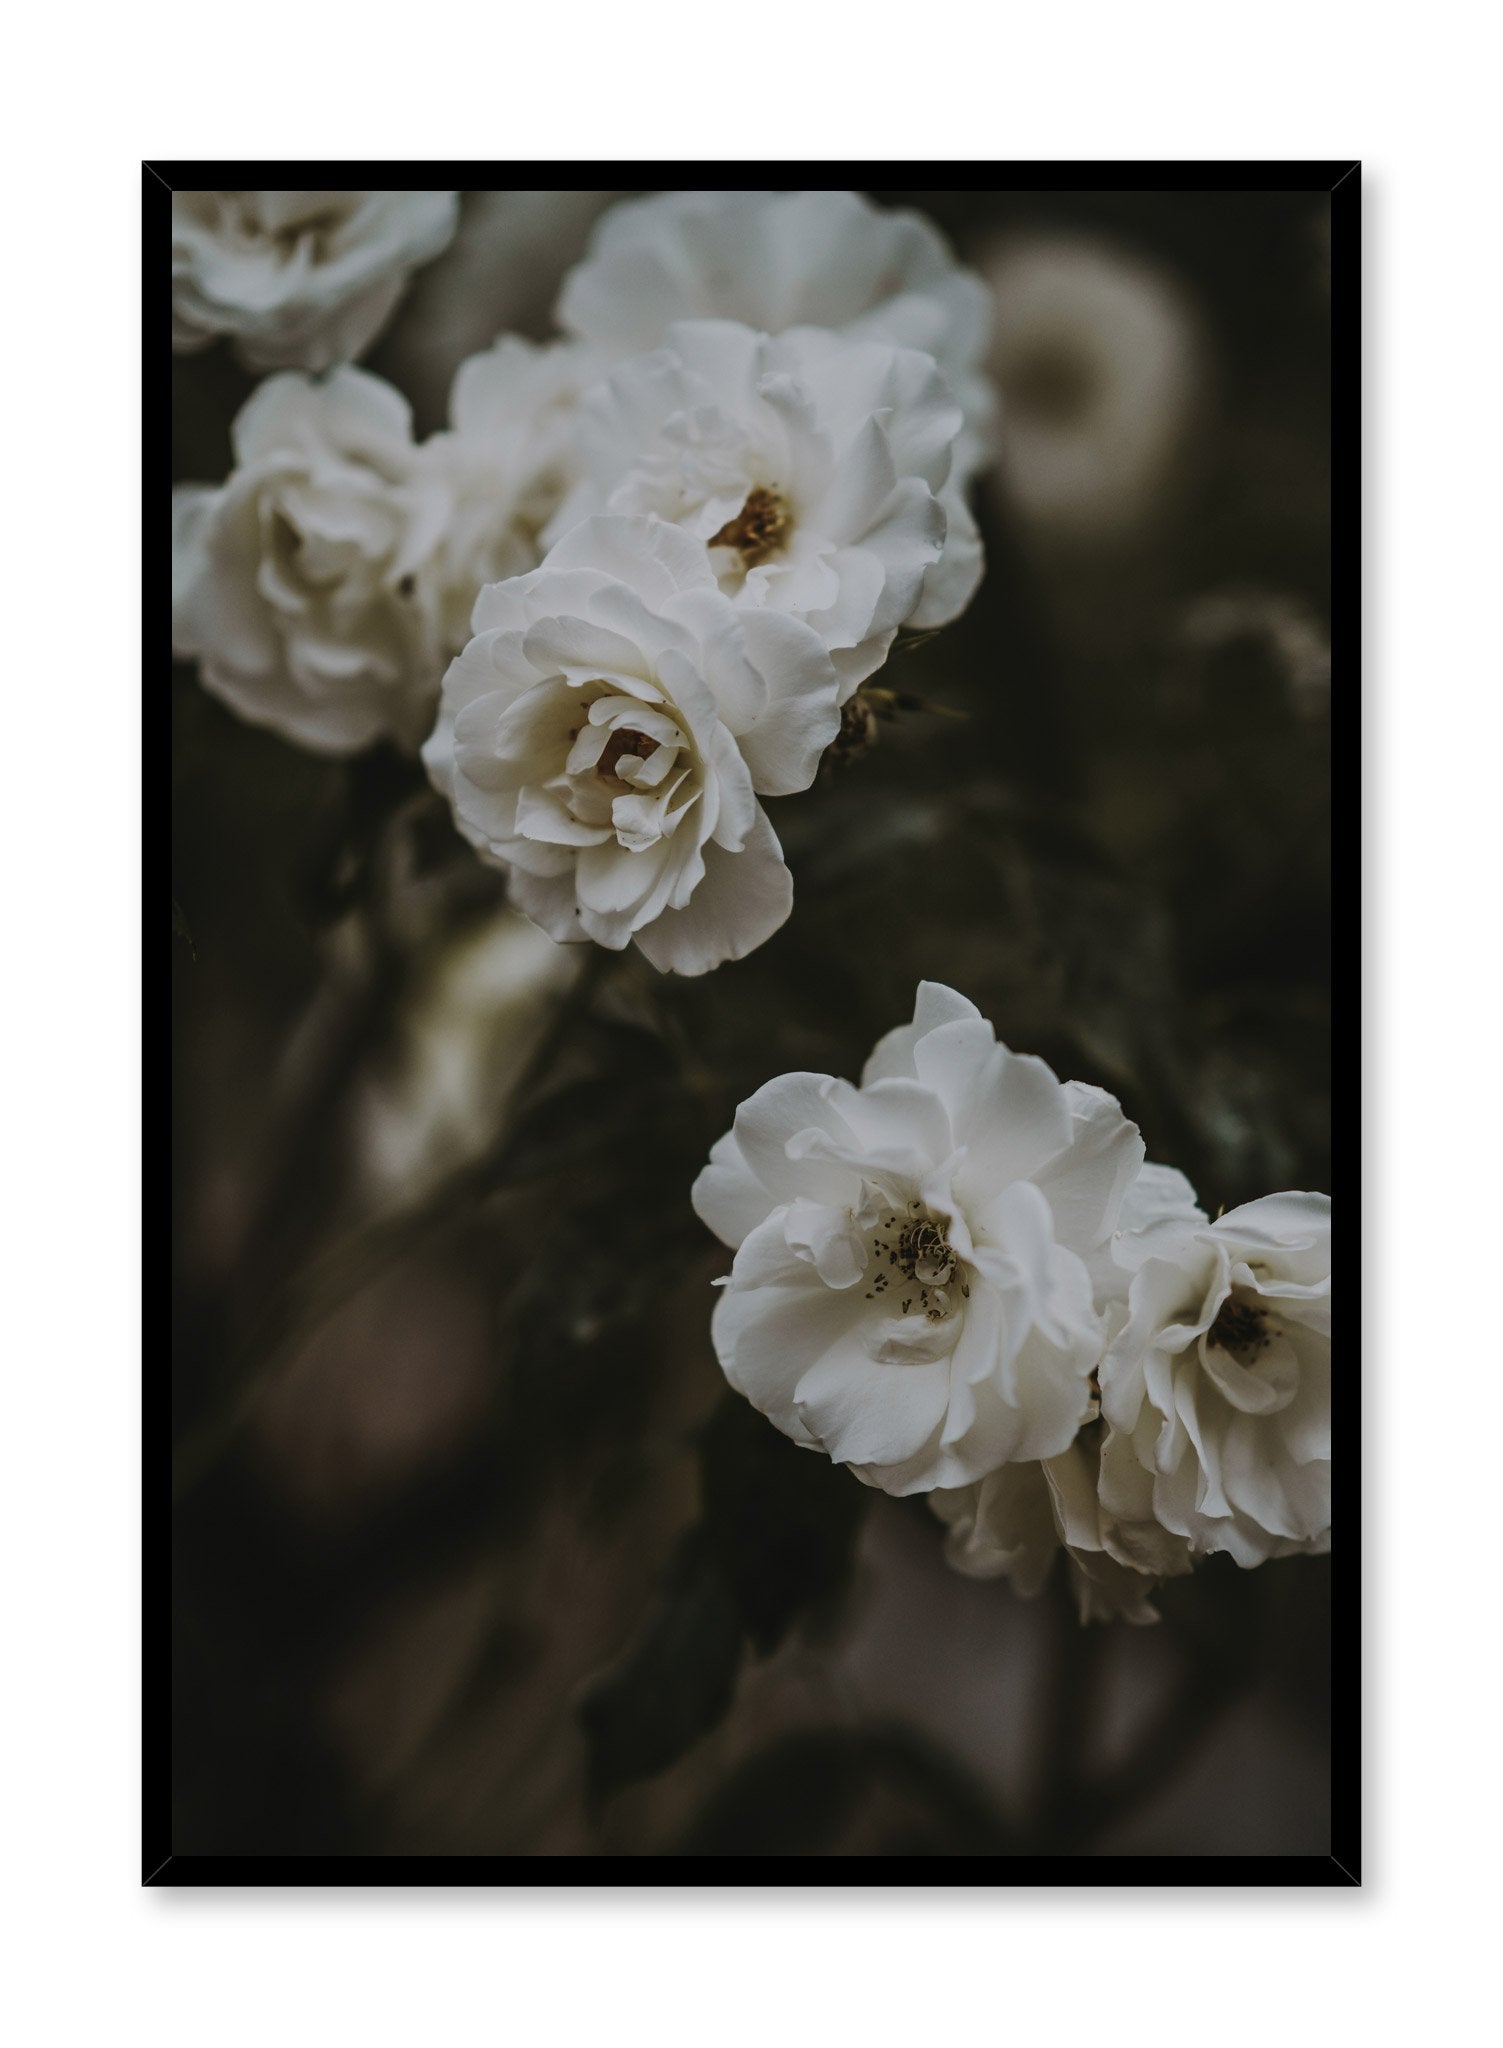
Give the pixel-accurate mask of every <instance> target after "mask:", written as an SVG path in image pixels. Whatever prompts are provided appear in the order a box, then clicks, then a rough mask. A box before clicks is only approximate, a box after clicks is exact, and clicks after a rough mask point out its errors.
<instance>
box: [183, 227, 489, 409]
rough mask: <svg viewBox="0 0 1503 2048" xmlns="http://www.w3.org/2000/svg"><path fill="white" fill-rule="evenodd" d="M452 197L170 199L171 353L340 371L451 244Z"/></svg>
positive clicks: (255, 365)
mask: <svg viewBox="0 0 1503 2048" xmlns="http://www.w3.org/2000/svg"><path fill="white" fill-rule="evenodd" d="M458 218H459V195H458V193H457V192H174V193H173V195H172V345H173V347H174V348H178V349H194V348H203V347H205V346H207V344H208V343H209V342H211V341H213V340H215V339H216V337H217V336H219V335H221V334H225V335H229V336H231V337H232V339H233V340H234V343H235V347H236V351H237V353H238V354H239V356H240V357H241V359H242V361H243V362H244V363H245V364H246V365H247V367H248V368H250V369H252V370H326V369H329V368H330V367H332V366H333V365H334V364H336V363H348V362H351V361H353V360H354V358H355V357H356V356H358V355H360V354H361V352H362V351H363V350H364V349H365V348H366V347H367V346H368V345H369V344H370V342H371V341H373V340H374V338H375V336H376V335H377V334H378V333H379V332H380V330H381V328H382V327H384V326H385V324H386V322H387V320H388V319H389V318H390V316H391V313H392V310H393V308H394V307H395V306H396V303H397V301H398V299H399V298H400V297H401V296H402V293H403V291H404V290H405V289H406V287H407V281H408V279H409V277H410V276H411V275H412V272H413V271H414V270H415V269H416V268H417V266H418V265H419V264H421V263H426V262H428V261H429V260H430V258H432V257H434V256H436V255H437V254H438V252H439V251H440V250H441V249H442V248H444V246H445V245H446V244H447V243H448V241H449V239H450V237H451V236H452V235H453V233H454V229H455V225H456V223H457V221H458Z"/></svg>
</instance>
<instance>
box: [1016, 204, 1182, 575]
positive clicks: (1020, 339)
mask: <svg viewBox="0 0 1503 2048" xmlns="http://www.w3.org/2000/svg"><path fill="white" fill-rule="evenodd" d="M985 275H986V278H987V282H988V283H989V284H990V286H991V288H992V298H993V323H994V324H993V335H992V346H991V354H990V357H989V362H990V366H991V370H992V374H993V376H994V377H995V379H996V381H997V384H998V385H999V387H1000V389H1001V394H1002V412H1001V422H1000V426H999V429H998V467H997V473H996V475H997V484H998V487H999V489H1000V490H1001V491H1002V493H1003V494H1004V496H1005V498H1006V500H1007V503H1008V505H1009V506H1010V508H1011V509H1012V510H1013V512H1014V513H1015V514H1016V515H1017V516H1018V517H1019V518H1020V519H1022V520H1023V521H1024V522H1025V523H1026V524H1027V525H1029V526H1030V527H1034V528H1036V529H1038V531H1039V532H1040V533H1041V534H1045V535H1049V536H1058V537H1060V538H1072V539H1083V540H1086V539H1105V538H1109V537H1114V536H1116V535H1118V534H1120V533H1122V532H1124V531H1127V530H1129V529H1131V528H1133V527H1134V526H1136V525H1138V524H1140V523H1141V521H1142V520H1143V519H1144V518H1145V516H1146V515H1147V514H1148V513H1149V512H1151V511H1152V510H1154V509H1155V507H1156V505H1157V503H1158V501H1159V499H1160V497H1161V495H1162V493H1163V491H1164V489H1165V486H1166V485H1167V484H1168V483H1169V481H1170V480H1171V478H1172V477H1173V475H1174V473H1175V471H1176V469H1177V467H1178V465H1179V463H1180V460H1181V458H1182V457H1183V455H1184V454H1185V451H1186V447H1187V443H1188V441H1189V437H1190V435H1191V432H1192V429H1193V427H1194V424H1195V421H1196V417H1197V413H1198V410H1199V407H1200V404H1201V400H1202V395H1203V391H1204V387H1205V383H1206V367H1205V354H1204V347H1203V343H1202V340H1201V335H1200V329H1199V323H1198V321H1197V320H1196V318H1195V315H1194V314H1193V313H1192V311H1191V310H1190V308H1189V306H1188V304H1187V302H1186V300H1185V298H1184V296H1183V294H1182V293H1181V292H1180V291H1179V289H1178V288H1177V287H1176V286H1175V285H1174V283H1173V282H1172V281H1171V280H1170V279H1169V278H1168V277H1166V276H1164V275H1163V274H1162V273H1161V272H1160V271H1159V270H1157V269H1156V268H1155V267H1153V266H1152V265H1150V264H1149V263H1146V262H1144V261H1143V260H1141V259H1140V258H1138V257H1136V256H1134V255H1131V254H1129V253H1128V252H1127V251H1125V250H1120V249H1117V248H1114V247H1112V246H1111V244H1109V243H1105V242H1098V241H1095V240H1093V239H1090V238H1087V237H1084V236H1066V235H1061V236H1051V237H1021V236H1020V237H1015V238H1009V239H1007V240H1005V241H1004V242H1002V243H1001V244H999V245H998V247H997V248H996V250H995V252H994V253H993V255H992V257H991V259H990V260H989V261H988V262H987V263H986V265H985Z"/></svg>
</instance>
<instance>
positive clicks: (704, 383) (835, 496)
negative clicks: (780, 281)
mask: <svg viewBox="0 0 1503 2048" xmlns="http://www.w3.org/2000/svg"><path fill="white" fill-rule="evenodd" d="M960 430H961V415H960V410H959V407H958V406H957V405H956V404H955V402H954V400H953V398H952V397H951V395H950V393H949V392H948V391H947V389H946V388H945V385H944V382H943V380H942V378H941V377H940V375H939V373H938V372H937V370H936V369H935V366H934V363H933V361H932V359H931V358H930V357H928V356H925V355H920V354H918V353H916V352H915V351H912V350H908V349H895V348H890V347H888V346H887V345H886V344H883V343H872V342H862V341H851V340H844V339H842V338H840V337H839V336H837V335H833V334H829V333H825V332H822V331H819V330H816V329H812V328H799V329H795V330H792V331H790V332H788V333H786V334H783V335H780V336H776V337H769V336H767V335H764V334H758V333H757V332H755V331H754V330H753V329H752V328H750V327H743V326H739V325H736V324H734V323H733V322H730V321H723V320H716V321H710V320H694V321H685V322H683V323H681V324H680V325H678V326H675V327H672V328H670V329H669V330H668V337H667V344H666V346H665V347H663V348H661V349H657V350H654V351H653V352H652V353H651V354H648V355H644V356H638V357H635V358H633V359H632V360H631V361H629V362H626V363H623V364H622V365H621V366H620V367H619V368H618V369H616V370H615V371H614V372H613V373H612V374H611V375H610V376H609V377H608V378H607V379H605V380H604V381H603V382H602V383H600V384H598V385H596V386H594V387H593V388H592V389H591V390H590V391H589V392H587V393H586V395H585V398H584V400H583V402H582V405H581V408H580V416H579V424H578V429H577V450H578V458H579V463H580V467H581V472H582V479H581V482H580V484H579V486H578V487H577V488H576V490H575V491H574V492H572V493H571V494H570V496H569V497H568V498H567V499H566V500H565V502H564V505H563V508H562V510H561V511H560V512H559V514H558V516H557V518H556V519H555V521H554V524H553V526H552V528H551V529H550V534H551V535H552V536H555V537H556V536H557V535H559V534H561V533H564V532H567V530H568V528H569V527H570V525H572V524H573V523H574V522H575V521H577V520H578V519H579V518H581V517H583V516H585V515H586V514H587V513H589V512H591V511H593V510H609V511H612V512H622V513H648V514H653V515H655V516H656V517H658V518H660V519H666V520H669V521H671V522H672V523H673V524H674V525H675V526H677V527H679V528H681V529H682V530H683V532H684V533H686V534H688V535H690V536H691V537H692V538H693V540H694V541H695V542H696V544H697V545H698V546H699V547H700V549H701V550H702V552H703V553H704V555H705V557H706V559H707V560H708V561H709V563H710V565H711V567H712V568H713V570H714V572H715V575H716V578H717V580H718V582H719V584H720V587H721V589H722V590H723V591H724V592H725V593H726V595H727V596H728V597H730V598H732V599H733V600H734V602H735V604H736V606H737V608H738V609H739V610H740V611H742V612H743V613H745V614H747V615H750V614H752V613H756V612H764V613H782V614H785V615H787V616H789V617H792V618H796V619H801V620H803V621H804V622H805V623H806V624H807V625H809V626H811V627H812V628H813V629H814V630H815V631H816V632H817V633H818V635H819V637H820V640H821V642H822V643H823V645H824V646H825V648H826V649H827V650H828V651H829V653H830V654H831V656H832V658H833V659H834V662H835V665H836V668H837V669H838V671H839V673H840V677H841V684H842V689H843V692H844V693H845V694H846V695H849V694H850V692H851V691H853V690H854V689H855V688H856V686H857V685H858V684H859V683H861V682H862V681H864V680H865V678H866V677H867V676H869V675H870V674H871V673H872V672H873V670H874V669H876V668H877V667H878V666H879V665H880V664H881V662H882V661H883V660H884V659H885V658H886V655H887V651H888V649H889V648H890V647H891V645H892V642H893V639H894V638H895V636H896V634H897V631H898V628H899V627H900V626H903V625H911V626H916V627H928V626H938V625H941V624H943V623H944V622H945V621H947V620H949V619H952V618H954V617H955V616H956V614H957V613H958V612H959V611H961V610H962V609H963V608H964V606H965V605H966V604H967V603H968V602H969V600H970V598H971V596H972V595H973V593H974V591H975V589H976V585H977V583H978V582H979V580H980V576H981V566H982V565H981V546H980V541H979V539H978V537H977V534H976V529H975V526H974V523H973V522H972V520H971V518H970V514H969V512H968V511H967V510H966V507H965V503H964V500H963V498H962V497H961V496H960V495H959V494H958V492H951V491H948V490H947V486H948V485H949V483H950V479H951V468H952V462H953V457H954V450H955V442H956V438H957V436H958V435H959V433H960Z"/></svg>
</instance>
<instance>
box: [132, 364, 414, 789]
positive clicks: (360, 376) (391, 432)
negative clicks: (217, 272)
mask: <svg viewBox="0 0 1503 2048" xmlns="http://www.w3.org/2000/svg"><path fill="white" fill-rule="evenodd" d="M232 441H233V446H234V454H235V465H236V466H235V469H234V471H233V473H232V474H231V476H230V478H229V480H228V482H226V483H225V484H224V485H223V486H222V487H221V488H219V489H211V488H209V487H207V486H203V485H198V484H185V485H180V486H179V487H178V489H177V490H175V491H174V492H173V497H172V586H173V592H172V634H173V646H174V649H175V651H176V652H177V653H178V654H180V655H186V656H196V657H197V658H198V662H199V672H200V674H201V676H202V679H203V682H204V686H205V687H206V688H207V689H209V690H212V691H213V692H214V694H215V695H216V696H219V697H222V698H223V699H224V700H225V702H226V703H227V704H229V706H230V707H231V709H232V710H234V711H236V712H237V713H238V714H239V715H240V716H241V717H242V718H245V719H249V720H250V721H251V722H252V723H253V724H256V725H266V726H270V727H272V728H273V730H275V731H277V732H280V733H281V734H283V736H284V737H286V738H288V739H292V740H295V741H297V742H298V743H299V744H300V745H302V746H305V747H309V748H312V749H313V750H315V751H316V752H319V753H327V754H347V753H353V752H355V751H357V750H358V749H360V748H362V747H365V746H368V745H369V744H370V743H371V742H372V741H373V740H377V739H382V738H392V739H395V740H397V741H398V742H399V743H401V744H403V745H405V746H410V747H415V746H416V745H417V743H418V742H419V741H420V740H421V739H422V737H423V735H424V734H425V733H426V732H427V731H428V729H429V727H430V725H431V724H432V722H433V706H434V702H435V700H436V698H437V694H438V682H439V676H440V674H441V671H442V665H443V656H444V641H443V630H442V613H443V605H442V602H441V595H442V594H441V592H440V591H439V590H438V589H437V587H436V586H435V584H434V583H433V580H432V575H431V564H432V562H433V560H434V555H435V550H436V548H437V546H438V542H439V540H440V537H441V536H442V535H443V533H444V531H445V529H446V525H447V521H448V518H449V510H450V506H449V495H448V490H447V487H446V486H445V485H444V484H443V482H442V480H441V479H440V478H439V477H438V476H437V475H436V474H435V472H434V471H433V470H432V469H431V467H430V466H428V465H425V464H424V462H423V461H422V459H421V456H420V453H419V451H418V449H417V448H416V447H415V446H414V444H413V440H412V433H411V422H410V417H409V414H408V410H407V405H406V401H405V400H404V399H403V398H402V397H401V396H400V395H399V394H398V393H397V392H395V391H393V390H392V388H391V386H390V385H389V384H384V383H383V382H382V381H381V380H380V378H378V377H372V376H369V375H367V373H366V372H364V371H363V370H356V369H351V368H344V369H340V370H336V371H334V372H333V374H332V375H331V376H329V377H328V378H327V379H325V380H324V381H322V382H315V381H314V380H313V379H311V378H308V377H303V376H297V375H293V374H290V373H289V374H287V375H284V376H280V377H272V378H268V379H267V381H266V382H265V383H263V384H261V385H259V386H258V387H257V389H256V390H255V391H254V392H253V393H252V394H251V397H250V398H249V399H248V400H247V402H246V404H245V405H244V406H243V407H242V408H241V411H240V413H239V415H238V417H237V418H236V420H235V423H234V427H233V429H232Z"/></svg>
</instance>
